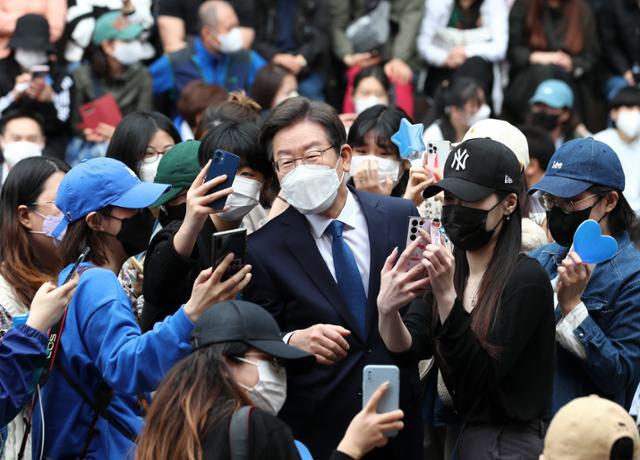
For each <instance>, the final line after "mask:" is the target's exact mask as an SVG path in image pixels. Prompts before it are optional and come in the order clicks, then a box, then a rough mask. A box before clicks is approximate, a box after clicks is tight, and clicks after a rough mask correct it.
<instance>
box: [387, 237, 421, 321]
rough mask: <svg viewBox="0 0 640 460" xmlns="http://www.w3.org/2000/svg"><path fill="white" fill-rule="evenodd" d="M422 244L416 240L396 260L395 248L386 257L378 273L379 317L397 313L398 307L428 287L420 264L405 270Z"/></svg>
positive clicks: (396, 250) (418, 239) (396, 252)
mask: <svg viewBox="0 0 640 460" xmlns="http://www.w3.org/2000/svg"><path fill="white" fill-rule="evenodd" d="M424 244H425V240H423V239H420V238H417V239H416V240H415V241H414V242H413V243H411V244H410V245H409V246H407V248H406V249H405V250H404V251H403V252H402V254H401V255H400V258H398V248H395V249H394V250H393V251H392V252H391V254H390V255H389V257H387V260H386V262H385V264H384V267H382V272H381V273H380V291H379V293H378V300H377V302H378V312H379V313H380V315H381V316H385V315H389V314H391V313H394V312H397V311H398V309H399V308H400V307H402V306H403V305H406V304H408V303H409V302H411V301H412V300H413V299H414V298H415V297H416V295H417V292H418V291H421V290H423V289H425V288H426V287H427V286H428V285H429V278H428V277H427V276H426V274H425V267H424V266H423V265H422V264H416V265H415V266H413V267H412V268H410V269H409V270H407V263H408V262H409V259H410V257H411V255H412V253H413V251H414V250H415V249H417V248H418V247H419V246H420V245H424ZM396 259H397V262H396Z"/></svg>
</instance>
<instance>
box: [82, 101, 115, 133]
mask: <svg viewBox="0 0 640 460" xmlns="http://www.w3.org/2000/svg"><path fill="white" fill-rule="evenodd" d="M78 110H79V111H80V116H81V117H82V123H81V125H80V128H90V129H96V128H97V127H98V125H99V124H100V123H106V124H107V125H111V126H117V124H118V123H120V120H122V113H121V112H120V108H119V107H118V104H117V102H116V100H115V98H114V97H113V94H111V93H107V94H105V95H104V96H102V97H99V98H98V99H94V100H93V101H90V102H87V103H86V104H83V105H81V106H80V107H79V108H78Z"/></svg>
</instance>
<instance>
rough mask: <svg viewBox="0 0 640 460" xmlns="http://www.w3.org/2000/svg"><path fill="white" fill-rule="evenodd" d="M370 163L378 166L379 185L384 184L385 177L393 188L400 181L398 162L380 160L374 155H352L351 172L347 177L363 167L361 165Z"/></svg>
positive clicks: (386, 159) (385, 159)
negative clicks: (389, 180)
mask: <svg viewBox="0 0 640 460" xmlns="http://www.w3.org/2000/svg"><path fill="white" fill-rule="evenodd" d="M370 161H373V162H375V164H376V165H377V166H378V179H379V180H380V184H384V183H385V182H386V179H387V177H389V178H391V182H392V183H393V186H394V187H395V186H396V184H397V183H398V180H399V179H400V177H399V176H400V162H399V161H398V160H391V159H388V158H380V157H379V156H376V155H353V156H352V157H351V170H350V171H349V177H351V176H353V175H354V174H355V173H356V171H358V169H360V168H362V167H365V166H363V165H364V164H365V163H366V162H370Z"/></svg>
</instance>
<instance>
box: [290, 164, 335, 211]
mask: <svg viewBox="0 0 640 460" xmlns="http://www.w3.org/2000/svg"><path fill="white" fill-rule="evenodd" d="M338 164H340V162H337V163H336V168H337V167H338ZM336 168H330V167H329V166H326V165H305V164H300V165H299V166H298V167H296V169H294V170H293V171H291V172H290V173H289V174H287V175H286V176H284V177H283V178H282V180H281V181H280V186H281V187H282V191H283V192H284V194H285V196H286V197H287V203H289V204H290V205H291V206H293V207H294V208H296V209H297V210H298V211H299V212H301V213H302V214H319V213H321V212H324V211H326V210H327V209H329V207H331V205H332V204H333V201H334V200H335V199H336V196H338V188H340V184H341V183H342V179H340V178H338V172H337V170H336ZM342 177H343V179H344V174H343V175H342Z"/></svg>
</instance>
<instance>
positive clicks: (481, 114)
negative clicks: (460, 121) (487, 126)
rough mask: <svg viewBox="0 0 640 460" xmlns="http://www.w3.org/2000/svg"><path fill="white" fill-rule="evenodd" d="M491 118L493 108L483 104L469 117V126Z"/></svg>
mask: <svg viewBox="0 0 640 460" xmlns="http://www.w3.org/2000/svg"><path fill="white" fill-rule="evenodd" d="M490 116H491V107H489V106H488V105H487V104H482V105H481V106H480V108H479V109H478V110H477V111H476V113H474V114H473V115H471V116H470V117H469V126H473V125H474V124H475V123H477V122H478V121H481V120H486V119H487V118H489V117H490Z"/></svg>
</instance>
